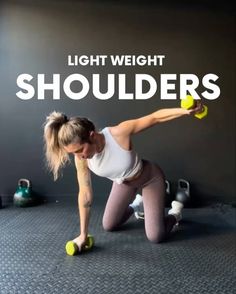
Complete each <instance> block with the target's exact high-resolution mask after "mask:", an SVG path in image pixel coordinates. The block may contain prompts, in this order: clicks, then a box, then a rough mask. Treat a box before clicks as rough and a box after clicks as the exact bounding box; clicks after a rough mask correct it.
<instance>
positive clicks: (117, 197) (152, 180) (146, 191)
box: [103, 160, 176, 243]
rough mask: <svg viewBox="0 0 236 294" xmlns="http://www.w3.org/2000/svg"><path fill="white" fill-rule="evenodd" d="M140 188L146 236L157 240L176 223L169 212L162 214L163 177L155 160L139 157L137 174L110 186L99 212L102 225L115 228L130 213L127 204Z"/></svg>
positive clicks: (163, 201)
mask: <svg viewBox="0 0 236 294" xmlns="http://www.w3.org/2000/svg"><path fill="white" fill-rule="evenodd" d="M139 189H141V190H142V196H143V205H144V215H145V220H144V221H145V232H146V236H147V238H148V240H150V241H151V242H154V243H159V242H161V241H163V239H164V238H165V237H166V236H167V234H168V233H169V232H170V231H171V229H172V227H173V226H174V224H175V223H176V219H175V217H174V216H173V215H168V216H166V217H165V179H164V174H163V172H162V170H161V169H160V168H159V167H158V166H157V165H155V164H153V163H150V162H149V161H147V160H143V171H142V173H141V175H140V176H139V177H138V178H137V179H135V180H133V181H130V182H124V183H122V184H117V183H115V182H113V186H112V189H111V192H110V195H109V198H108V201H107V204H106V208H105V212H104V215H103V228H104V229H105V230H107V231H113V230H115V229H117V228H118V227H119V226H120V225H121V224H122V223H124V222H125V221H127V220H128V219H129V217H130V216H131V215H132V214H133V209H132V208H131V207H130V206H129V204H130V203H132V202H133V200H134V199H135V195H136V193H137V192H138V190H139Z"/></svg>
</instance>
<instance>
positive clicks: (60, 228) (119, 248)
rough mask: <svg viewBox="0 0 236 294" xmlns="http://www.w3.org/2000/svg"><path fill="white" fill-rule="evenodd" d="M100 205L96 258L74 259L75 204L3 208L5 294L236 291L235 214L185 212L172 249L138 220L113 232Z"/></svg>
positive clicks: (223, 209) (0, 281)
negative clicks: (70, 243)
mask: <svg viewBox="0 0 236 294" xmlns="http://www.w3.org/2000/svg"><path fill="white" fill-rule="evenodd" d="M102 213H103V205H101V204H99V205H98V204H97V205H94V207H93V211H92V215H91V226H90V233H91V234H93V235H94V237H95V239H96V246H95V247H94V249H93V250H92V251H91V252H88V253H84V254H81V255H78V256H74V257H71V256H67V255H66V254H65V251H64V245H65V243H66V241H67V240H69V239H71V238H73V237H75V236H76V235H77V234H78V227H79V224H78V214H77V207H76V203H75V204H69V203H63V202H59V203H48V204H43V205H41V206H36V207H32V208H15V207H13V206H8V207H5V208H3V209H0V228H1V233H0V254H1V255H0V256H1V260H0V293H1V294H13V293H22V294H26V293H29V294H33V293H46V294H49V293H60V294H61V293H68V294H73V293H94V294H95V293H99V294H100V293H108V294H112V293H115V294H118V293H122V294H127V293H132V294H133V293H164V294H171V293H175V294H176V293H181V294H182V293H188V294H190V293H196V294H199V293H214V294H216V293H219V294H224V293H235V281H236V279H235V269H236V267H235V265H236V262H235V249H236V248H235V242H236V239H235V227H236V224H235V208H232V207H231V206H226V205H223V206H220V205H216V206H214V207H213V206H212V207H208V208H202V209H185V210H184V216H185V218H184V220H183V222H182V224H181V225H180V226H179V227H178V229H177V230H176V231H174V232H173V233H172V234H171V237H170V238H169V239H168V241H166V242H165V243H162V244H159V245H155V244H151V243H149V242H148V241H147V240H146V238H145V234H144V229H143V222H142V221H141V220H140V221H137V220H136V219H135V218H132V219H130V220H129V222H128V223H127V224H126V225H124V226H123V228H122V230H119V231H116V232H113V233H108V232H104V231H103V229H102V225H101V220H102Z"/></svg>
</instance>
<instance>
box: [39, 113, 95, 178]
mask: <svg viewBox="0 0 236 294" xmlns="http://www.w3.org/2000/svg"><path fill="white" fill-rule="evenodd" d="M91 131H95V126H94V124H93V123H92V122H91V121H89V120H88V119H87V118H80V117H72V118H69V119H68V118H67V116H66V115H65V114H64V113H61V112H56V111H53V112H52V113H50V114H49V116H47V118H46V121H45V123H44V146H45V155H46V160H47V165H48V168H49V170H50V171H51V172H52V173H53V177H54V180H57V179H58V176H59V170H60V169H61V168H62V167H64V166H65V165H66V164H67V163H68V162H70V158H69V155H68V154H67V152H66V151H65V149H64V146H67V145H69V144H72V143H81V144H82V143H85V142H88V143H90V140H89V135H90V132H91Z"/></svg>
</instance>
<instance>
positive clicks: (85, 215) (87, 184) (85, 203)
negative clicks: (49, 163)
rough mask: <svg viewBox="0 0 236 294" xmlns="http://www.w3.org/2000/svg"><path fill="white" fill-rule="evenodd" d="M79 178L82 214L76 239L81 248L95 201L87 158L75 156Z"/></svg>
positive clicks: (80, 212) (79, 202)
mask: <svg viewBox="0 0 236 294" xmlns="http://www.w3.org/2000/svg"><path fill="white" fill-rule="evenodd" d="M75 166H76V170H77V179H78V184H79V194H78V207H79V215H80V235H79V237H78V238H76V239H75V240H74V241H75V242H76V243H77V245H78V246H79V248H80V249H81V247H82V245H83V244H84V243H85V241H86V238H87V235H88V226H89V216H90V209H91V206H92V201H93V191H92V183H91V172H90V170H89V168H88V164H87V160H86V159H79V158H77V157H75Z"/></svg>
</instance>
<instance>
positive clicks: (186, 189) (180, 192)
mask: <svg viewBox="0 0 236 294" xmlns="http://www.w3.org/2000/svg"><path fill="white" fill-rule="evenodd" d="M175 199H176V200H177V201H179V202H181V203H183V204H186V203H187V202H188V201H189V199H190V184H189V182H188V181H186V180H184V179H179V180H178V188H177V192H176V196H175Z"/></svg>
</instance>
